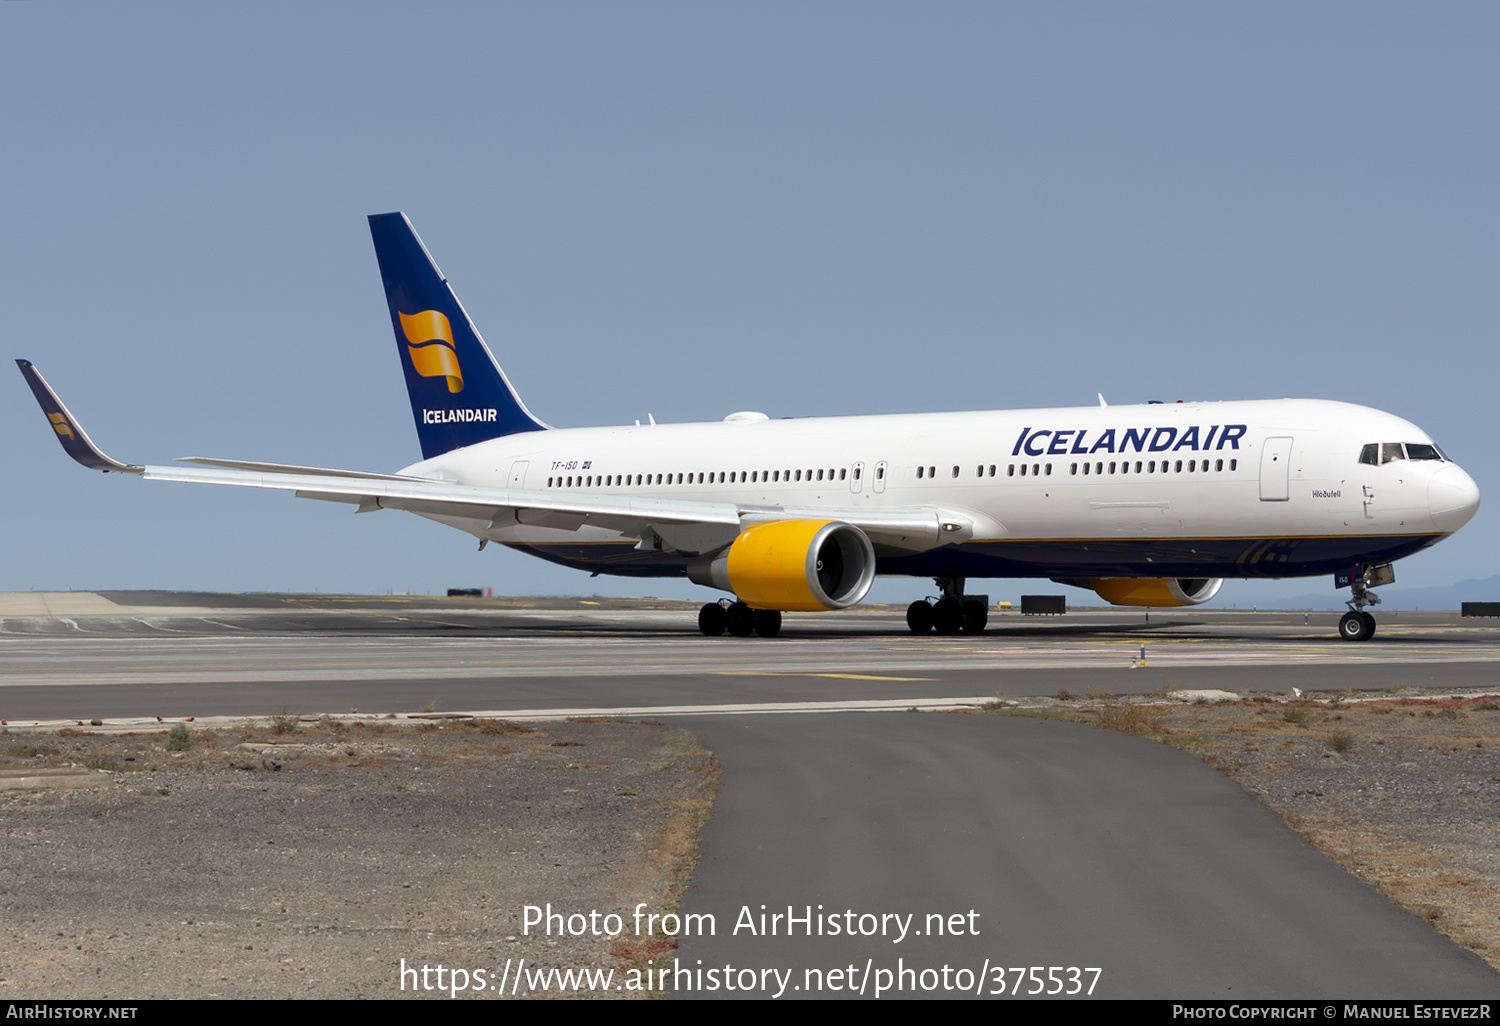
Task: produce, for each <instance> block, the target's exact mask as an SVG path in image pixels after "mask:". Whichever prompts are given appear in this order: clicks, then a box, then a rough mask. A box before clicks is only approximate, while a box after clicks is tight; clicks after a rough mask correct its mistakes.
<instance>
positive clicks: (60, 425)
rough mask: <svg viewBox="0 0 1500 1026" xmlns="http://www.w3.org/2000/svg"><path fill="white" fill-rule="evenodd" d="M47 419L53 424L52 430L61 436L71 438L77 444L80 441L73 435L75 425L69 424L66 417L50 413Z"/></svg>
mask: <svg viewBox="0 0 1500 1026" xmlns="http://www.w3.org/2000/svg"><path fill="white" fill-rule="evenodd" d="M47 419H48V420H50V421H51V422H52V430H54V431H56V432H57V433H58V434H59V435H61V436H62V437H64V438H70V439H72V440H73V441H75V442H76V441H78V436H77V435H75V434H73V425H72V424H69V423H68V418H67V417H64V416H63V415H62V414H61V413H49V414H47Z"/></svg>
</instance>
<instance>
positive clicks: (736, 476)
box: [547, 467, 859, 488]
mask: <svg viewBox="0 0 1500 1026" xmlns="http://www.w3.org/2000/svg"><path fill="white" fill-rule="evenodd" d="M814 475H816V477H815V476H814ZM848 479H849V469H848V468H847V467H845V468H842V469H839V470H832V469H829V470H823V469H821V468H820V469H817V470H812V469H808V470H741V471H733V470H729V471H724V470H720V471H716V472H712V473H710V472H699V473H696V474H686V473H684V474H634V475H632V474H598V475H595V474H579V475H577V476H576V477H575V476H571V475H569V476H560V477H549V478H547V487H548V488H595V487H598V488H616V487H619V488H624V487H629V486H631V485H643V486H644V485H680V484H745V483H747V482H748V483H750V484H758V483H762V482H767V481H773V482H774V481H847V480H848ZM854 479H855V480H856V481H857V480H859V468H858V467H856V468H855V470H854Z"/></svg>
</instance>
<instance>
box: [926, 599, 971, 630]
mask: <svg viewBox="0 0 1500 1026" xmlns="http://www.w3.org/2000/svg"><path fill="white" fill-rule="evenodd" d="M963 625H964V611H963V607H962V606H960V605H959V604H958V600H957V599H948V598H945V599H941V600H940V601H939V602H938V604H937V605H935V606H933V607H932V629H933V630H935V631H937V632H938V633H939V634H949V635H951V634H957V633H958V632H959V631H960V630H962V629H963Z"/></svg>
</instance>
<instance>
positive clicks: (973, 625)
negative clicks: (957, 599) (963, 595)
mask: <svg viewBox="0 0 1500 1026" xmlns="http://www.w3.org/2000/svg"><path fill="white" fill-rule="evenodd" d="M961 615H962V617H963V619H962V621H961V624H962V627H963V632H964V633H965V634H983V633H984V628H985V625H986V624H987V623H989V622H990V609H989V607H988V606H986V605H985V604H984V603H983V602H974V601H969V602H965V603H964V604H963V609H962V610H961Z"/></svg>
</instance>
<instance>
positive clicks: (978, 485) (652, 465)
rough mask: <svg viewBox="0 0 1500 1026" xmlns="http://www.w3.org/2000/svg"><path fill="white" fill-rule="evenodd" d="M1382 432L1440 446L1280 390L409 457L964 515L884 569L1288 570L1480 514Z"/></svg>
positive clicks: (566, 483) (786, 424)
mask: <svg viewBox="0 0 1500 1026" xmlns="http://www.w3.org/2000/svg"><path fill="white" fill-rule="evenodd" d="M1389 443H1405V444H1420V445H1424V446H1426V445H1431V444H1432V442H1431V439H1429V438H1428V436H1427V435H1426V433H1425V432H1423V431H1422V430H1421V429H1419V428H1417V427H1416V426H1415V425H1413V424H1411V423H1409V422H1408V421H1405V420H1402V419H1401V418H1399V417H1395V416H1392V415H1390V414H1387V413H1382V412H1380V411H1378V410H1373V409H1368V408H1365V407H1360V406H1354V405H1350V404H1347V403H1339V402H1329V401H1321V400H1294V399H1283V400H1270V401H1258V402H1205V403H1198V402H1195V403H1174V404H1170V405H1168V404H1151V405H1144V406H1110V407H1082V408H1074V409H1052V410H1012V411H997V412H977V413H936V414H914V415H891V416H870V417H834V418H808V419H784V420H761V419H746V420H730V421H728V422H719V423H703V424H659V425H657V424H652V425H646V426H641V425H636V426H630V427H605V428H575V429H553V430H547V431H533V432H526V433H522V434H516V435H509V436H506V437H502V438H497V439H494V440H492V441H488V442H483V443H480V444H477V445H472V446H468V447H466V448H462V449H457V450H454V451H452V452H448V453H445V454H443V455H442V456H439V457H436V458H434V459H430V460H425V461H423V462H421V463H418V464H415V465H413V466H411V467H408V468H407V469H406V470H404V471H403V472H402V473H404V474H411V475H417V476H423V477H438V478H441V479H445V480H451V481H455V482H459V483H463V484H469V485H481V486H491V487H510V488H523V489H527V490H545V491H553V492H567V493H571V494H573V495H579V496H582V495H588V494H599V495H629V496H636V495H639V496H657V497H662V498H679V499H699V500H709V501H721V502H734V503H739V504H741V505H750V506H768V507H778V506H792V507H798V508H814V509H816V508H821V507H827V508H829V509H831V510H836V509H844V510H848V509H850V508H867V509H893V510H897V509H915V508H923V507H933V506H937V507H943V508H949V509H957V510H961V511H963V512H964V513H965V514H966V515H967V516H968V518H969V520H970V521H971V522H972V527H971V529H969V530H966V531H965V533H964V535H963V537H962V538H960V539H958V540H957V542H956V544H954V545H948V546H944V547H942V548H939V549H937V550H933V551H930V552H927V553H923V554H919V555H908V554H902V553H900V552H881V560H880V567H879V569H880V572H881V573H898V574H899V573H909V574H917V575H924V576H925V575H928V574H943V573H947V574H959V575H967V576H972V577H984V576H1138V577H1145V576H1153V577H1154V576H1172V575H1176V574H1185V575H1192V576H1277V577H1280V576H1298V575H1302V574H1312V573H1325V572H1333V571H1334V570H1336V569H1338V568H1340V567H1346V566H1349V565H1353V564H1355V563H1374V562H1389V561H1390V560H1391V559H1394V558H1400V557H1401V556H1403V555H1407V554H1410V552H1413V551H1416V550H1418V549H1420V548H1424V547H1426V546H1427V545H1430V544H1432V543H1433V542H1435V541H1437V540H1439V539H1440V538H1441V537H1443V536H1445V535H1447V534H1450V533H1452V532H1453V531H1455V530H1457V529H1458V528H1459V527H1460V526H1462V525H1463V524H1464V523H1465V522H1467V520H1468V519H1469V518H1470V517H1471V516H1472V515H1473V513H1474V511H1475V509H1477V506H1478V499H1479V494H1478V489H1477V487H1476V486H1475V485H1474V482H1473V481H1472V479H1470V478H1469V476H1468V475H1467V474H1466V473H1464V471H1463V470H1462V469H1460V468H1459V467H1458V466H1457V465H1455V464H1453V463H1452V462H1449V461H1446V460H1443V459H1438V458H1433V459H1406V458H1404V457H1403V458H1400V459H1395V460H1391V461H1389V462H1386V463H1383V464H1382V463H1378V462H1374V463H1361V462H1360V457H1361V453H1362V451H1364V447H1365V446H1368V445H1372V444H1373V445H1376V446H1377V447H1378V446H1381V445H1386V444H1389ZM433 519H438V520H441V521H442V522H444V523H447V524H450V525H451V526H454V527H458V528H460V529H462V530H466V531H468V532H470V533H472V534H474V535H475V536H476V537H481V538H489V539H491V540H494V541H497V542H501V543H503V544H507V545H512V546H516V547H519V548H523V549H527V550H529V551H532V552H534V553H535V554H538V555H542V556H544V557H546V558H550V559H555V560H556V561H558V562H563V563H566V564H568V565H574V566H579V567H582V568H587V569H596V570H599V571H600V572H605V573H610V572H615V573H625V574H633V575H655V574H662V575H668V574H681V573H683V572H684V570H683V567H684V566H685V565H686V560H685V558H680V559H675V560H674V559H672V558H670V556H671V553H667V554H666V557H667V558H662V557H663V554H662V553H660V552H658V553H655V554H653V558H652V559H651V560H649V561H647V560H643V559H636V558H633V557H631V556H629V555H628V554H627V553H628V552H629V551H630V550H631V548H632V547H633V546H634V545H635V544H636V541H637V540H636V539H635V538H629V537H625V536H622V535H620V534H619V533H618V532H615V531H610V530H607V529H604V528H599V527H593V526H590V525H587V524H585V525H583V526H581V527H578V528H577V529H574V530H568V529H557V528H552V527H546V526H536V525H524V524H511V525H509V526H499V527H494V526H491V525H490V524H489V523H488V522H486V521H478V520H465V519H463V518H457V517H449V516H434V517H433ZM1090 542H1092V543H1095V544H1094V545H1093V547H1092V549H1091V548H1090V545H1089V543H1090ZM1197 542H1202V543H1203V544H1202V545H1197V544H1195V543H1197ZM1200 550H1201V551H1200ZM1262 550H1263V551H1262Z"/></svg>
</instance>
